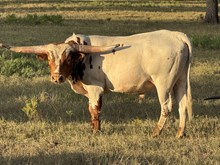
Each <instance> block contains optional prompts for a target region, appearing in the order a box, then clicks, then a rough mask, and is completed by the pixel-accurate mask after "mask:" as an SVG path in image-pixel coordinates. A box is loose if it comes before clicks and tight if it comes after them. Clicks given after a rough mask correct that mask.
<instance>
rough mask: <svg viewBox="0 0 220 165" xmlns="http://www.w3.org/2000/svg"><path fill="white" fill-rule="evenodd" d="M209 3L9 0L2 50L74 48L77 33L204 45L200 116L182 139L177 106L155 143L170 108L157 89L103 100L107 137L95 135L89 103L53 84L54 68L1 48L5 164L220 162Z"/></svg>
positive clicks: (198, 64) (199, 55) (199, 67)
mask: <svg viewBox="0 0 220 165" xmlns="http://www.w3.org/2000/svg"><path fill="white" fill-rule="evenodd" d="M204 15H205V2H203V1H196V0H195V1H176V0H172V1H148V0H145V1H144V0H142V1H129V0H126V1H123V0H122V1H62V2H60V1H52V0H44V1H41V0H35V1H34V0H33V1H28V2H27V1H24V0H21V1H13V0H2V1H0V29H1V30H0V43H1V42H2V43H6V44H10V45H34V44H46V43H51V42H60V41H64V40H65V39H66V38H67V37H68V36H70V35H71V34H72V33H73V32H75V33H81V34H100V35H130V34H134V33H139V32H148V31H154V30H159V29H169V30H176V31H182V32H184V33H186V34H188V35H189V36H190V37H191V39H192V41H193V45H194V51H193V57H194V59H193V66H192V72H191V85H192V95H193V110H194V118H193V120H192V122H190V123H187V128H186V133H187V136H186V137H185V138H183V139H176V138H175V134H176V131H177V128H178V122H179V117H178V111H177V107H176V105H175V107H174V108H175V109H174V111H173V112H172V113H171V115H170V117H169V119H168V121H167V123H166V125H165V128H164V130H163V131H162V133H161V135H160V136H159V137H158V138H152V137H151V132H152V128H153V127H154V125H155V124H156V122H157V121H158V118H159V115H160V107H159V103H158V99H157V95H156V92H155V91H152V92H150V93H148V94H147V95H146V100H145V101H144V103H142V104H139V103H138V96H137V95H135V94H132V95H127V94H113V93H110V94H107V95H105V96H104V98H103V109H102V116H101V117H102V130H103V133H102V134H100V135H94V134H92V133H91V130H90V125H89V121H90V115H89V112H88V110H87V99H86V98H84V97H83V96H80V95H77V94H75V93H74V92H73V91H71V89H70V86H69V84H67V83H64V84H62V85H55V84H53V83H51V82H50V78H49V72H48V68H47V64H46V63H42V62H41V61H38V60H36V59H35V57H34V56H32V55H30V56H27V55H22V54H12V53H11V52H8V51H5V50H0V74H1V75H0V164H187V165H188V164H204V165H205V164H215V165H218V164H220V149H219V148H220V100H212V101H204V100H203V99H204V98H205V97H208V96H212V95H217V94H220V26H219V25H209V24H205V23H203V18H204Z"/></svg>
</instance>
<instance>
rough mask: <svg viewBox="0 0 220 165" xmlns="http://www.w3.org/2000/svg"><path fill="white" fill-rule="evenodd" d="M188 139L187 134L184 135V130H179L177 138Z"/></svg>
mask: <svg viewBox="0 0 220 165" xmlns="http://www.w3.org/2000/svg"><path fill="white" fill-rule="evenodd" d="M183 137H186V134H185V133H184V130H183V129H182V128H179V129H178V131H177V133H176V138H183Z"/></svg>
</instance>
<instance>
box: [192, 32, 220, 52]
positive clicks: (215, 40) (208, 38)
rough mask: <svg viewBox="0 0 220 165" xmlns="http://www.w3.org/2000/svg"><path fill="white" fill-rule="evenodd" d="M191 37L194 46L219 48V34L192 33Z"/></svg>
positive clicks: (211, 48)
mask: <svg viewBox="0 0 220 165" xmlns="http://www.w3.org/2000/svg"><path fill="white" fill-rule="evenodd" d="M191 39H192V42H193V46H194V47H195V48H199V49H210V50H220V36H214V35H193V36H191Z"/></svg>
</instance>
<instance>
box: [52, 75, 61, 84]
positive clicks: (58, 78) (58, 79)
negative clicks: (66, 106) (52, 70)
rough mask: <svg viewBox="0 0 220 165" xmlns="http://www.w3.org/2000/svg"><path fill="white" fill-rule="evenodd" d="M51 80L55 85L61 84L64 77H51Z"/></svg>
mask: <svg viewBox="0 0 220 165" xmlns="http://www.w3.org/2000/svg"><path fill="white" fill-rule="evenodd" d="M51 78H52V81H53V82H55V83H62V82H63V81H64V77H63V76H62V75H52V76H51Z"/></svg>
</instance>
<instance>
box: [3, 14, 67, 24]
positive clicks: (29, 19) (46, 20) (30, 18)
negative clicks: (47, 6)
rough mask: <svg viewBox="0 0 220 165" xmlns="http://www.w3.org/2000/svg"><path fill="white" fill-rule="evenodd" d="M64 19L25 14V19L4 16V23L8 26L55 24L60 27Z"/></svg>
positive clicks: (12, 15)
mask: <svg viewBox="0 0 220 165" xmlns="http://www.w3.org/2000/svg"><path fill="white" fill-rule="evenodd" d="M63 21H64V19H63V17H62V16H61V15H47V14H44V15H37V14H27V15H26V16H25V17H17V16H16V15H15V14H11V15H8V16H6V18H5V19H4V22H5V23H8V24H15V23H16V24H28V25H40V24H55V25H61V24H62V23H63Z"/></svg>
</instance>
